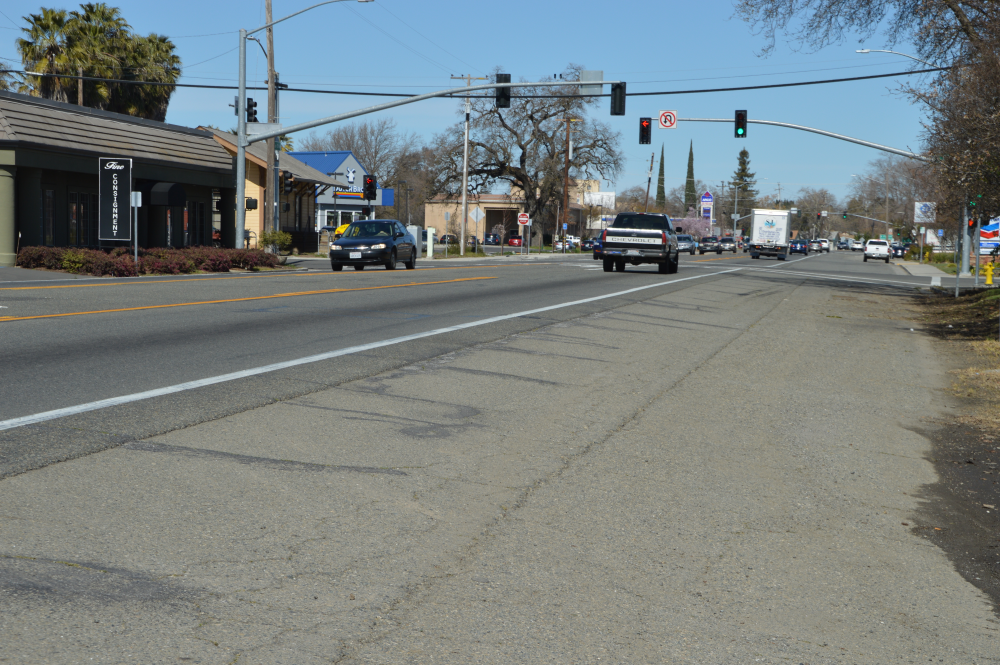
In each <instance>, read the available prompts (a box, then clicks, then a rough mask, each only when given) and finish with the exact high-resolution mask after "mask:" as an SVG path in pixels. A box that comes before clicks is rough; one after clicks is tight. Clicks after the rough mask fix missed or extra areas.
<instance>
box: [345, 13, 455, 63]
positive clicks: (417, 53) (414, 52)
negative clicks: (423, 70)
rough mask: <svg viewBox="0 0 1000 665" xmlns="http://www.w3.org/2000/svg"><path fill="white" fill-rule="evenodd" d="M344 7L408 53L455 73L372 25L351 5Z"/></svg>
mask: <svg viewBox="0 0 1000 665" xmlns="http://www.w3.org/2000/svg"><path fill="white" fill-rule="evenodd" d="M344 7H345V8H346V9H347V10H349V11H350V12H351V13H353V14H354V15H355V16H357V17H358V18H360V19H361V20H362V21H364V22H365V23H367V24H368V25H370V26H371V27H373V28H375V29H376V30H378V31H379V32H381V33H382V34H383V35H385V36H386V37H388V38H389V39H391V40H392V41H394V42H396V43H397V44H399V45H400V46H402V47H403V48H405V49H406V50H407V51H409V52H410V53H412V54H413V55H415V56H417V57H418V58H423V59H424V60H426V61H427V62H429V63H431V64H432V65H434V66H435V67H438V68H439V69H441V70H442V71H445V72H448V73H449V74H450V73H451V72H452V71H453V70H451V69H449V68H447V67H445V66H444V65H442V64H441V63H440V62H437V61H436V60H432V59H431V58H429V57H427V56H426V55H424V54H423V53H420V52H419V51H417V50H416V49H414V48H412V47H410V46H407V45H406V44H404V43H403V42H402V41H401V40H399V39H397V38H396V37H394V36H392V35H390V34H389V33H388V32H386V31H385V30H383V29H382V28H381V27H379V26H378V25H376V24H374V23H372V22H371V21H369V20H368V18H367V17H365V16H364V15H363V14H361V13H360V12H358V11H356V10H355V9H354V7H351V6H350V5H344Z"/></svg>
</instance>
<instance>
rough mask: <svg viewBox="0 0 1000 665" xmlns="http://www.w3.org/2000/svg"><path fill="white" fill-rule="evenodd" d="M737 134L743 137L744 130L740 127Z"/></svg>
mask: <svg viewBox="0 0 1000 665" xmlns="http://www.w3.org/2000/svg"><path fill="white" fill-rule="evenodd" d="M736 133H737V134H739V135H740V136H743V128H742V127H740V128H739V129H737V130H736Z"/></svg>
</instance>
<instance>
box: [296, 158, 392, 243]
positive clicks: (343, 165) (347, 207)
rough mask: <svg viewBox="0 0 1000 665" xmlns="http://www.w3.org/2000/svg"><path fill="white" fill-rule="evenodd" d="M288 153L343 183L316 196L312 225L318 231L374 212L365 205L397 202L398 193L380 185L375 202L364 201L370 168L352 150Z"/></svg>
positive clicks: (347, 222)
mask: <svg viewBox="0 0 1000 665" xmlns="http://www.w3.org/2000/svg"><path fill="white" fill-rule="evenodd" d="M288 154H289V155H291V156H292V157H294V158H296V159H298V160H299V161H301V162H304V163H306V164H308V165H309V166H311V167H312V168H314V169H316V170H317V171H319V172H321V173H323V174H325V175H327V176H328V177H330V178H336V179H337V180H338V181H339V182H341V183H342V184H341V186H340V187H333V188H330V189H329V190H326V191H324V192H322V193H320V194H319V196H317V197H316V212H315V216H314V221H313V224H314V228H315V229H317V230H318V229H320V228H322V227H324V226H334V227H336V226H340V225H341V224H349V223H351V222H354V221H357V220H359V219H362V218H363V217H370V216H371V213H368V214H365V212H364V210H365V209H366V208H367V209H369V210H371V209H373V208H374V207H376V206H394V205H395V196H394V195H395V192H394V191H393V190H392V189H391V188H386V189H382V188H378V189H377V190H376V193H377V196H376V198H375V200H374V201H365V200H364V199H363V198H362V190H363V187H362V183H363V182H364V176H366V175H368V170H367V169H365V167H364V166H362V165H361V163H360V162H359V161H358V160H357V159H356V158H355V157H354V153H352V152H350V151H347V150H327V151H322V150H321V151H315V152H308V151H301V152H299V151H295V152H290V153H288ZM376 184H378V183H376Z"/></svg>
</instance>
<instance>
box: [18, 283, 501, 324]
mask: <svg viewBox="0 0 1000 665" xmlns="http://www.w3.org/2000/svg"><path fill="white" fill-rule="evenodd" d="M485 279H497V278H496V277H462V278H459V279H446V280H441V281H437V282H409V283H407V284H388V285H385V286H362V287H358V288H354V289H321V290H318V291H294V292H292V293H276V294H274V295H269V296H248V297H246V298H226V299H225V300H201V301H197V302H181V303H173V304H169V305H143V306H140V307H122V308H120V309H98V310H93V311H89V312H67V313H63V314H39V315H36V316H0V323H6V322H8V321H28V320H31V319H55V318H61V317H65V316H84V315H87V314H113V313H116V312H138V311H142V310H147V309H169V308H171V307H193V306H195V305H221V304H224V303H234V302H247V301H251V300H271V299H274V298H294V297H297V296H318V295H323V294H327V293H348V292H351V291H376V290H379V289H399V288H406V287H410V286H431V285H434V284H455V283H458V282H476V281H480V280H485Z"/></svg>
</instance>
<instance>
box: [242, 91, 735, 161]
mask: <svg viewBox="0 0 1000 665" xmlns="http://www.w3.org/2000/svg"><path fill="white" fill-rule="evenodd" d="M612 83H621V81H581V82H577V81H539V82H536V83H486V84H483V85H472V86H465V87H461V88H449V89H447V90H438V91H437V92H428V93H424V94H423V95H414V96H413V97H407V98H406V99H398V100H395V101H391V102H386V103H384V104H376V105H375V106H368V107H366V108H363V109H358V110H357V111H349V112H347V113H339V114H337V115H331V116H328V117H326V118H320V119H319V120H310V121H308V122H300V123H299V124H297V125H289V126H287V127H282V128H281V129H279V130H276V131H272V132H264V133H262V134H254V135H253V136H252V137H245V138H243V139H242V143H241V145H240V146H239V147H243V148H245V147H247V146H248V145H250V144H251V143H257V142H258V141H266V140H267V139H271V138H277V137H279V136H284V135H286V134H294V133H295V132H301V131H302V130H304V129H312V128H314V127H319V126H321V125H327V124H330V123H331V122H339V121H341V120H348V119H350V118H356V117H358V116H359V115H368V114H369V113H377V112H378V111H384V110H386V109H391V108H395V107H397V106H403V105H404V104H413V103H414V102H422V101H424V100H425V99H434V98H436V97H448V96H451V95H456V96H459V97H462V96H464V93H467V92H474V91H476V90H494V89H496V88H534V87H537V86H548V87H557V86H567V85H609V84H612ZM727 122H732V121H731V120H728V121H727Z"/></svg>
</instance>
